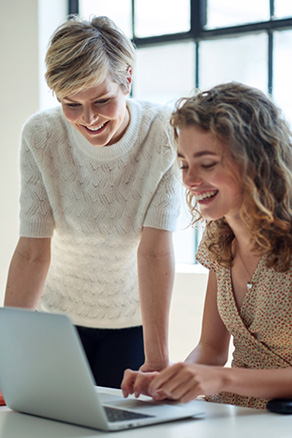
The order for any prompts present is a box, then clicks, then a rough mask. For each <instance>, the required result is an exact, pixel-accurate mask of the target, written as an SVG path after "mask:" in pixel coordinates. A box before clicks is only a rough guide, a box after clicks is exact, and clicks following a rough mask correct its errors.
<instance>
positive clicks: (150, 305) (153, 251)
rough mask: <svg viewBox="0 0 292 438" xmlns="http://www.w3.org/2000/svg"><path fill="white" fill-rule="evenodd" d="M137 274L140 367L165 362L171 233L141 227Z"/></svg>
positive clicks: (171, 272) (155, 367) (171, 267)
mask: <svg viewBox="0 0 292 438" xmlns="http://www.w3.org/2000/svg"><path fill="white" fill-rule="evenodd" d="M138 275H139V289H140V302H141V312H142V319H143V332H144V347H145V364H144V365H143V366H142V368H141V369H142V370H143V371H157V370H161V369H163V368H165V367H166V366H167V365H168V362H169V357H168V322H169V307H170V301H171V294H172V289H173V282H174V255H173V244H172V233H171V232H169V231H165V230H159V229H156V228H150V227H145V228H144V229H143V231H142V237H141V241H140V245H139V249H138Z"/></svg>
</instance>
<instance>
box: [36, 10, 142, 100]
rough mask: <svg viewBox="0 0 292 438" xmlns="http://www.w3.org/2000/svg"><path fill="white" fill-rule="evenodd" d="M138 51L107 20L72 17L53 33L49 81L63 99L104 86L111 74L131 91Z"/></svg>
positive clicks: (104, 18) (103, 18) (46, 76)
mask: <svg viewBox="0 0 292 438" xmlns="http://www.w3.org/2000/svg"><path fill="white" fill-rule="evenodd" d="M134 62H135V49H134V46H133V44H132V42H131V40H130V39H129V38H128V37H126V35H124V33H123V32H122V31H121V30H120V29H119V28H118V27H117V26H116V25H115V23H114V22H113V21H112V20H110V19H109V18H107V17H93V18H92V19H91V20H90V21H86V20H82V19H80V18H79V17H78V16H72V17H70V19H69V20H68V21H66V22H65V23H63V24H62V25H61V26H59V27H58V28H57V29H56V31H55V32H54V33H53V35H52V37H51V40H50V44H49V48H48V51H47V55H46V66H47V71H46V74H45V78H46V81H47V84H48V86H49V88H51V89H52V90H53V92H54V93H55V94H56V96H57V97H58V98H59V99H62V98H63V97H64V96H66V95H69V94H72V93H77V92H79V91H81V90H82V89H84V88H90V87H92V86H95V85H99V84H100V83H102V82H103V81H104V80H105V79H106V77H107V76H108V75H110V76H111V78H112V80H113V81H114V82H116V83H118V84H119V85H121V86H122V88H123V89H125V91H127V90H128V82H127V78H128V75H129V68H130V69H131V70H132V71H133V68H134Z"/></svg>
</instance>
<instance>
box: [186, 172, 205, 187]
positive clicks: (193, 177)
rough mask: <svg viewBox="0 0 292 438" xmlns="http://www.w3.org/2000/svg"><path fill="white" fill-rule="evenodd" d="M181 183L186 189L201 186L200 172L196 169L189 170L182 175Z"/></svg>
mask: <svg viewBox="0 0 292 438" xmlns="http://www.w3.org/2000/svg"><path fill="white" fill-rule="evenodd" d="M183 182H184V184H185V185H186V186H187V187H193V186H199V185H200V184H202V176H201V174H200V171H199V170H198V169H197V168H196V169H195V168H193V169H192V168H190V169H188V171H187V172H186V173H185V174H184V175H183Z"/></svg>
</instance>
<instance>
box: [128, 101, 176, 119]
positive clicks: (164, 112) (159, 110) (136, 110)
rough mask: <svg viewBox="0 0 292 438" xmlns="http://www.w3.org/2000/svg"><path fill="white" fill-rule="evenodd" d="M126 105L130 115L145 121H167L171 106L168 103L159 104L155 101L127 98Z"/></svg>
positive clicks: (171, 109)
mask: <svg viewBox="0 0 292 438" xmlns="http://www.w3.org/2000/svg"><path fill="white" fill-rule="evenodd" d="M128 105H129V109H130V113H131V115H132V116H134V117H135V116H140V117H141V119H143V120H145V121H152V122H153V121H155V120H157V122H161V121H163V120H164V121H166V122H167V123H169V120H170V116H171V113H172V111H173V108H172V107H171V106H169V105H161V104H158V103H155V102H149V101H146V100H138V99H134V98H131V99H128Z"/></svg>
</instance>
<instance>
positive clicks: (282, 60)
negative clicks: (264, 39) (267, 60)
mask: <svg viewBox="0 0 292 438" xmlns="http://www.w3.org/2000/svg"><path fill="white" fill-rule="evenodd" d="M274 36H275V39H274V94H273V97H274V99H275V101H276V103H277V104H278V105H279V106H280V107H281V108H282V110H283V111H284V113H285V116H286V118H287V119H288V121H289V122H290V123H291V127H292V99H291V92H290V84H291V78H292V62H288V60H289V59H291V47H292V31H291V30H289V31H282V32H275V34H274Z"/></svg>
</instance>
